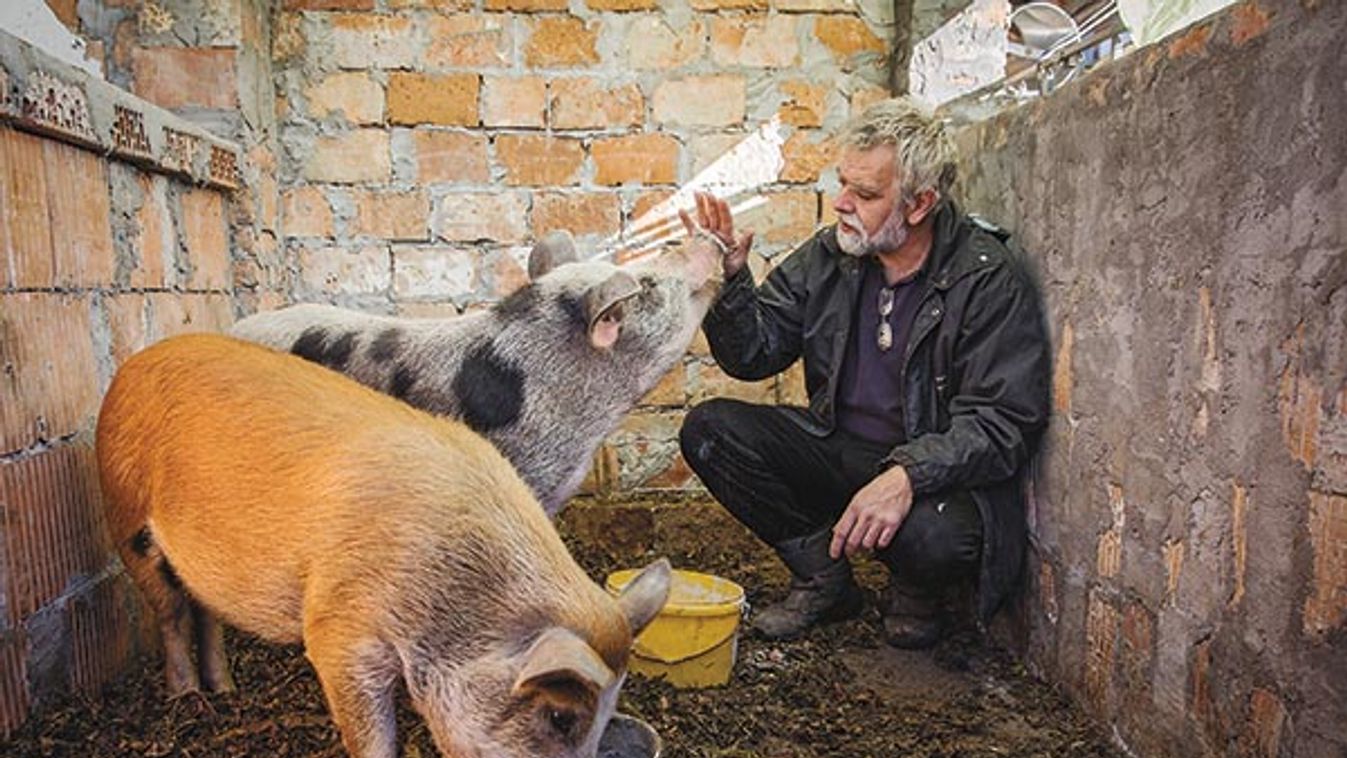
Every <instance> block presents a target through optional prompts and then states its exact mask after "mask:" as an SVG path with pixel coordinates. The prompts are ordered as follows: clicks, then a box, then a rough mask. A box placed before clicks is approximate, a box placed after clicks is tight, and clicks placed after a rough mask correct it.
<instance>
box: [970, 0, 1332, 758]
mask: <svg viewBox="0 0 1347 758" xmlns="http://www.w3.org/2000/svg"><path fill="white" fill-rule="evenodd" d="M1344 50H1347V3H1341V2H1331V1H1330V2H1313V1H1311V0H1303V1H1302V2H1295V1H1294V0H1276V1H1274V0H1262V1H1261V2H1257V3H1243V4H1240V5H1236V6H1234V7H1232V8H1230V9H1228V10H1227V11H1224V12H1222V13H1221V14H1219V15H1217V16H1215V17H1213V18H1211V19H1209V20H1208V21H1207V22H1206V23H1203V24H1200V25H1198V26H1195V27H1191V28H1189V29H1188V30H1186V31H1184V32H1182V33H1180V34H1179V35H1177V36H1176V37H1173V38H1171V39H1169V40H1166V41H1163V42H1161V43H1160V44H1159V45H1157V46H1154V47H1151V48H1147V49H1144V50H1141V51H1138V52H1136V53H1134V54H1132V55H1130V56H1129V57H1127V58H1125V59H1123V60H1121V61H1118V62H1115V63H1113V64H1109V65H1106V66H1104V67H1102V68H1101V69H1098V70H1097V71H1096V72H1094V73H1092V74H1091V75H1090V76H1089V77H1087V78H1085V79H1084V80H1082V81H1079V82H1075V83H1073V84H1070V85H1068V86H1067V87H1066V88H1064V89H1063V90H1061V91H1058V92H1056V93H1054V94H1053V95H1052V96H1050V97H1048V98H1046V99H1042V100H1039V101H1036V102H1033V103H1030V104H1027V105H1023V106H1020V107H1018V108H1015V109H1012V110H1009V111H1004V112H1001V113H999V114H997V115H995V116H993V117H992V118H990V119H988V120H985V121H982V122H979V123H974V124H969V125H965V126H963V127H961V129H960V132H959V142H960V147H961V149H962V151H963V154H964V156H965V158H964V170H965V181H964V197H965V199H966V202H967V204H968V205H969V206H970V207H971V208H972V209H974V210H977V211H980V212H983V213H985V214H986V215H988V216H989V217H991V218H993V219H996V220H998V221H1000V222H1002V223H1004V224H1005V225H1006V226H1008V227H1010V228H1011V229H1013V230H1014V231H1015V232H1016V233H1017V234H1018V235H1020V237H1021V239H1022V240H1023V242H1024V244H1025V246H1026V247H1027V248H1028V249H1029V250H1030V251H1031V252H1032V254H1033V256H1034V257H1035V259H1036V260H1037V262H1038V264H1039V267H1040V268H1041V273H1042V280H1043V283H1044V288H1045V293H1046V297H1047V300H1048V304H1049V311H1050V317H1051V326H1052V333H1053V339H1054V349H1055V350H1056V356H1057V357H1056V371H1055V377H1054V393H1055V398H1054V402H1055V408H1056V413H1055V418H1054V420H1053V423H1052V429H1051V434H1050V440H1049V449H1048V450H1047V451H1046V453H1045V455H1044V456H1043V459H1042V466H1041V471H1040V475H1039V476H1038V477H1037V481H1036V487H1035V493H1034V512H1033V514H1032V521H1033V524H1032V528H1033V534H1034V542H1035V550H1034V552H1033V555H1031V557H1030V560H1029V565H1028V566H1027V574H1028V577H1029V587H1028V591H1027V593H1026V596H1025V601H1024V605H1023V608H1022V609H1021V611H1020V617H1019V619H1018V620H1019V621H1020V628H1019V631H1020V633H1021V635H1022V637H1023V639H1022V640H1021V641H1022V642H1023V644H1024V645H1025V647H1026V649H1027V652H1028V656H1029V659H1030V660H1031V661H1032V662H1033V664H1034V665H1035V666H1036V667H1038V668H1039V669H1040V670H1041V671H1042V672H1043V673H1044V674H1045V675H1046V676H1047V677H1049V678H1050V679H1054V680H1057V681H1059V682H1061V683H1062V684H1063V685H1064V686H1065V687H1066V688H1067V689H1068V690H1069V691H1071V692H1072V693H1073V694H1074V695H1076V696H1077V697H1079V698H1080V699H1081V700H1083V701H1085V702H1086V703H1088V704H1089V705H1090V707H1092V708H1093V709H1094V710H1095V711H1096V712H1097V713H1098V714H1099V715H1101V716H1102V717H1103V718H1105V719H1106V720H1108V721H1110V722H1111V723H1112V724H1113V725H1114V727H1115V728H1116V730H1117V734H1118V736H1119V739H1120V740H1121V741H1122V742H1123V743H1125V744H1126V745H1127V746H1128V747H1129V748H1130V749H1131V750H1133V751H1134V752H1135V753H1136V754H1138V755H1146V756H1170V755H1267V756H1342V755H1345V754H1347V221H1345V220H1344V215H1345V213H1344V212H1345V211H1347V55H1345V54H1344Z"/></svg>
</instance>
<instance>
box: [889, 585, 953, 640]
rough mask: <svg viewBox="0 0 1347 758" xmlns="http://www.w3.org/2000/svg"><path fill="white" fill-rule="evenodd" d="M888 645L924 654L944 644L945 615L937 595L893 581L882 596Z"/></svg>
mask: <svg viewBox="0 0 1347 758" xmlns="http://www.w3.org/2000/svg"><path fill="white" fill-rule="evenodd" d="M879 612H880V615H881V616H882V618H883V622H884V641H885V642H887V643H889V644H890V645H892V646H894V647H898V648H903V649H905V650H922V649H925V648H928V647H931V646H932V645H934V644H935V643H937V642H939V641H940V637H941V635H943V634H944V632H945V613H944V609H942V608H941V606H940V602H939V597H938V596H937V594H936V593H931V592H925V591H922V590H918V589H916V588H914V587H910V586H907V585H905V584H904V583H903V582H901V581H899V580H898V578H897V577H890V579H889V586H887V587H885V588H884V589H883V590H882V591H881V592H880V593H879Z"/></svg>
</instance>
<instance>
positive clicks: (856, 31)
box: [814, 16, 887, 70]
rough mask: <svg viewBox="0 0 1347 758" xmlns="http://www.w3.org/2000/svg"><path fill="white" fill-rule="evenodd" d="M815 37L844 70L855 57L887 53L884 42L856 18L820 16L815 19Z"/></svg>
mask: <svg viewBox="0 0 1347 758" xmlns="http://www.w3.org/2000/svg"><path fill="white" fill-rule="evenodd" d="M814 36H815V38H817V39H818V41H819V42H822V43H823V46H824V47H826V48H828V50H830V51H831V52H832V54H833V57H834V58H835V59H836V60H838V61H839V62H840V63H842V64H843V68H844V70H846V69H847V64H850V63H851V59H852V57H853V56H856V55H859V54H861V53H878V54H880V55H883V54H884V53H885V52H887V50H886V46H885V45H884V40H882V39H880V38H879V37H876V36H875V33H874V32H872V31H870V27H869V26H867V25H866V23H865V22H864V21H862V20H861V19H859V18H856V17H854V16H819V17H817V18H815V19H814Z"/></svg>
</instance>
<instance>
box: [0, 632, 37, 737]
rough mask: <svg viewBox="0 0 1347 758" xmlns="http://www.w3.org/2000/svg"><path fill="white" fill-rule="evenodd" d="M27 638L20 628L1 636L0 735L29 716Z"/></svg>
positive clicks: (15, 726)
mask: <svg viewBox="0 0 1347 758" xmlns="http://www.w3.org/2000/svg"><path fill="white" fill-rule="evenodd" d="M27 663H28V639H27V638H26V636H25V635H24V631H23V629H22V628H18V629H15V630H13V631H11V632H9V633H7V634H4V635H0V735H8V734H10V733H11V732H13V731H14V730H15V729H17V728H19V725H21V724H22V723H23V722H24V720H25V719H26V718H27V717H28V707H29V705H30V701H29V693H28V667H27Z"/></svg>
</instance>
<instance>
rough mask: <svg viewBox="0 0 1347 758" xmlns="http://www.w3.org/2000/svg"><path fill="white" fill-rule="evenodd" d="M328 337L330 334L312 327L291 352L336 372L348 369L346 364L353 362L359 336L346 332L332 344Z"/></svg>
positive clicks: (319, 328) (302, 335)
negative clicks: (352, 354)
mask: <svg viewBox="0 0 1347 758" xmlns="http://www.w3.org/2000/svg"><path fill="white" fill-rule="evenodd" d="M328 336H329V335H328V333H327V332H325V331H323V329H322V328H321V327H317V326H311V327H309V328H308V329H305V330H304V333H303V334H301V335H299V339H297V340H295V344H294V345H293V346H292V347H291V348H290V352H291V353H294V354H295V355H298V356H299V357H300V358H303V359H304V360H306V361H311V362H313V363H317V364H319V365H321V366H327V367H328V368H330V369H332V370H334V371H341V370H343V369H345V368H346V363H347V362H348V361H349V360H351V353H352V351H354V350H355V343H356V339H357V335H356V333H355V332H346V333H345V334H343V335H341V336H340V337H338V338H337V339H336V340H335V341H332V342H330V343H329V342H328Z"/></svg>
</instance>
